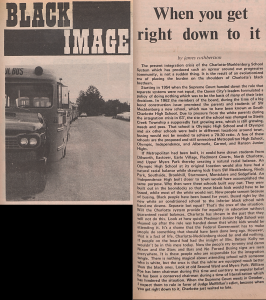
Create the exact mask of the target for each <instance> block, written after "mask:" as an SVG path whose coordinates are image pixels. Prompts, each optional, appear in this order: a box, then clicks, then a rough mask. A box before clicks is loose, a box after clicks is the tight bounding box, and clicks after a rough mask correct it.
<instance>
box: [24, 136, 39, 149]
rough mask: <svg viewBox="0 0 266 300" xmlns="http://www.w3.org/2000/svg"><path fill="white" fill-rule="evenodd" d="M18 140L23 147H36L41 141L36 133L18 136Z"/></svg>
mask: <svg viewBox="0 0 266 300" xmlns="http://www.w3.org/2000/svg"><path fill="white" fill-rule="evenodd" d="M18 142H19V144H20V146H21V147H23V148H28V149H29V148H34V147H38V146H39V144H40V143H41V138H40V136H39V135H38V134H33V135H23V136H19V139H18Z"/></svg>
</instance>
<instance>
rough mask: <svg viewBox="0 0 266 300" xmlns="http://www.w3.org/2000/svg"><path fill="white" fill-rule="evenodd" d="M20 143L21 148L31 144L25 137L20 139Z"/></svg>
mask: <svg viewBox="0 0 266 300" xmlns="http://www.w3.org/2000/svg"><path fill="white" fill-rule="evenodd" d="M19 142H20V145H21V146H27V145H28V143H29V140H28V139H27V138H25V137H23V138H21V139H20V141H19Z"/></svg>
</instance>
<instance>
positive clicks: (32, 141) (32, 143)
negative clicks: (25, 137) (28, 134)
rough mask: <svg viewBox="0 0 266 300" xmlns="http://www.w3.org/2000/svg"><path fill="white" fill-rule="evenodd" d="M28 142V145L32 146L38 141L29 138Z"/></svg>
mask: <svg viewBox="0 0 266 300" xmlns="http://www.w3.org/2000/svg"><path fill="white" fill-rule="evenodd" d="M29 144H30V146H33V147H34V146H36V145H37V144H38V141H37V139H36V138H30V141H29Z"/></svg>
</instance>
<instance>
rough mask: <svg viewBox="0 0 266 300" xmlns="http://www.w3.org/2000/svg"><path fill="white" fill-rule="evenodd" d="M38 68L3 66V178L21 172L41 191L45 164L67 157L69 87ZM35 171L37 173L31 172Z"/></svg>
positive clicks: (44, 182) (47, 71)
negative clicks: (4, 171)
mask: <svg viewBox="0 0 266 300" xmlns="http://www.w3.org/2000/svg"><path fill="white" fill-rule="evenodd" d="M61 80H62V79H61V78H60V79H59V80H57V79H56V77H55V76H54V75H53V74H52V73H51V72H49V70H46V69H45V68H42V67H40V66H37V67H36V68H23V67H6V69H5V107H6V109H5V124H6V175H7V178H6V179H7V182H8V174H10V173H11V172H13V171H18V170H20V171H21V172H22V173H23V175H25V178H27V179H28V180H27V181H28V182H27V183H29V184H31V183H33V184H35V185H36V186H37V190H43V189H44V187H45V184H46V162H47V160H48V161H51V162H52V161H58V160H60V159H61V158H63V157H65V155H66V148H67V141H68V138H69V130H70V111H69V92H68V87H67V86H65V85H64V84H63V83H62V82H61ZM32 170H35V171H36V172H32Z"/></svg>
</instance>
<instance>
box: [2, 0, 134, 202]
mask: <svg viewBox="0 0 266 300" xmlns="http://www.w3.org/2000/svg"><path fill="white" fill-rule="evenodd" d="M2 6H3V10H1V14H2V19H3V20H4V24H3V28H4V30H3V31H4V37H3V38H4V63H3V65H4V68H5V79H4V80H3V85H4V83H5V87H4V88H3V91H5V95H3V99H5V117H4V120H5V124H3V128H5V146H6V149H5V163H6V164H5V179H6V181H5V184H4V186H5V189H4V190H5V197H6V203H8V204H12V203H13V204H14V203H15V204H17V203H18V201H19V202H20V204H21V203H24V202H25V203H29V202H31V203H32V202H35V203H40V204H42V203H45V202H47V203H49V204H50V203H51V201H52V202H54V201H59V202H61V204H62V203H64V202H67V203H70V202H71V201H73V202H71V203H78V202H82V203H84V201H85V202H86V203H97V204H107V203H112V204H115V203H120V204H121V203H123V204H125V203H128V204H130V203H132V191H131V190H130V187H131V188H132V186H133V185H132V184H130V182H131V181H132V179H131V172H130V169H131V162H132V161H133V160H132V159H131V157H132V153H133V148H132V147H131V145H130V140H132V139H131V138H130V135H131V134H132V127H131V126H130V115H131V113H130V107H131V101H132V91H133V78H132V67H133V66H132V63H133V56H132V44H133V43H132V41H131V35H132V34H131V28H132V24H131V22H132V18H131V15H132V14H131V10H132V4H131V2H130V1H73V2H72V1H58V2H49V1H10V2H9V1H7V2H6V3H4V4H2Z"/></svg>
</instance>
